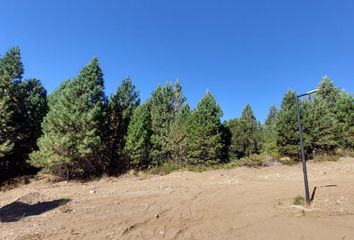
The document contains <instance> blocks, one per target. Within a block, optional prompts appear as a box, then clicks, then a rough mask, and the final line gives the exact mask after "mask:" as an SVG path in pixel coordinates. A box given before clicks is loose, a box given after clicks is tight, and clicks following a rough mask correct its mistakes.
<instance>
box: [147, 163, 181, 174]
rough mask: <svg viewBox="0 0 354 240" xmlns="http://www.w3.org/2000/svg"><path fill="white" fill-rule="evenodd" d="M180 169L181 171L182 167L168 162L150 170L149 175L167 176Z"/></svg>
mask: <svg viewBox="0 0 354 240" xmlns="http://www.w3.org/2000/svg"><path fill="white" fill-rule="evenodd" d="M179 169H181V167H180V165H178V164H176V163H175V162H171V161H167V162H164V163H162V164H161V165H160V166H157V167H154V168H151V169H150V170H149V173H151V174H157V175H166V174H169V173H171V172H174V171H177V170H179Z"/></svg>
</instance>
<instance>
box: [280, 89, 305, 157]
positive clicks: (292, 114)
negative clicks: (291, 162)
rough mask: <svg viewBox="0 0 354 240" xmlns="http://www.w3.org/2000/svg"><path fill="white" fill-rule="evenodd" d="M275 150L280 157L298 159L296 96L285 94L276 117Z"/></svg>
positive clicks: (291, 92) (289, 93)
mask: <svg viewBox="0 0 354 240" xmlns="http://www.w3.org/2000/svg"><path fill="white" fill-rule="evenodd" d="M276 132H277V148H278V151H279V153H280V154H281V155H284V156H289V157H294V158H299V151H300V147H299V129H298V125H297V111H296V94H295V92H294V91H288V92H286V94H285V96H284V98H283V100H282V103H281V107H280V110H279V112H278V117H277V125H276Z"/></svg>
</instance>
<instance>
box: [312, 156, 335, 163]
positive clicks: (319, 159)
mask: <svg viewBox="0 0 354 240" xmlns="http://www.w3.org/2000/svg"><path fill="white" fill-rule="evenodd" d="M338 160H339V156H338V155H327V154H323V155H316V156H315V157H314V158H313V161H314V162H327V161H330V162H336V161H338Z"/></svg>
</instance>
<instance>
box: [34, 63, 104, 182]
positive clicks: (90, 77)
mask: <svg viewBox="0 0 354 240" xmlns="http://www.w3.org/2000/svg"><path fill="white" fill-rule="evenodd" d="M55 97H56V99H55V100H53V99H52V100H51V103H53V104H52V105H51V106H50V110H49V112H48V114H47V115H46V117H45V118H44V122H43V124H42V126H43V136H42V137H41V138H40V139H39V141H38V145H39V150H38V151H35V152H34V153H32V154H31V161H30V163H31V164H32V165H33V166H35V167H41V168H44V169H45V170H47V171H50V172H54V173H56V174H59V175H61V176H63V177H66V178H68V177H87V176H89V175H92V174H99V173H100V172H101V171H102V163H101V162H100V159H99V156H98V153H99V152H100V149H101V139H102V127H103V117H104V116H103V104H104V101H105V98H104V93H103V74H102V71H101V68H100V67H99V63H98V60H97V59H96V58H95V59H93V60H92V61H91V63H90V64H88V65H87V66H85V67H84V68H83V69H82V70H81V71H80V73H79V75H78V76H77V78H75V79H74V80H73V81H70V82H65V86H63V87H62V88H61V90H60V91H59V92H57V93H56V96H55Z"/></svg>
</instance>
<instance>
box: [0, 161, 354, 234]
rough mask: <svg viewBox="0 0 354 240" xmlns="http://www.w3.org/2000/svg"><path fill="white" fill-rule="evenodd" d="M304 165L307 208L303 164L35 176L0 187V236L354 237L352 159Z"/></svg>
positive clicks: (353, 174) (353, 168)
mask: <svg viewBox="0 0 354 240" xmlns="http://www.w3.org/2000/svg"><path fill="white" fill-rule="evenodd" d="M308 172H309V181H310V186H311V190H312V189H313V187H314V186H317V187H318V188H317V191H316V195H315V199H314V202H313V204H312V206H311V207H309V208H304V207H299V206H294V205H293V199H294V197H295V196H297V195H298V194H300V195H303V176H302V170H301V166H300V165H297V166H292V167H288V166H273V167H267V168H262V169H247V168H237V169H232V170H216V171H209V172H203V173H192V172H175V173H172V174H169V175H166V176H149V177H147V178H142V177H140V178H139V177H135V176H130V175H125V176H122V177H120V178H104V179H101V180H99V181H91V182H86V183H78V182H59V183H50V182H48V181H45V180H39V181H34V182H31V183H30V184H28V185H25V186H22V187H19V188H17V189H13V190H10V191H7V192H1V193H0V207H1V209H0V217H1V221H2V222H1V223H0V239H262V240H263V239H272V240H275V239H281V240H284V239H331V240H332V239H340V240H343V239H345V240H349V239H354V159H353V158H344V159H341V161H339V162H325V163H309V164H308ZM326 185H336V186H330V187H325V186H326ZM321 186H322V187H321Z"/></svg>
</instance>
